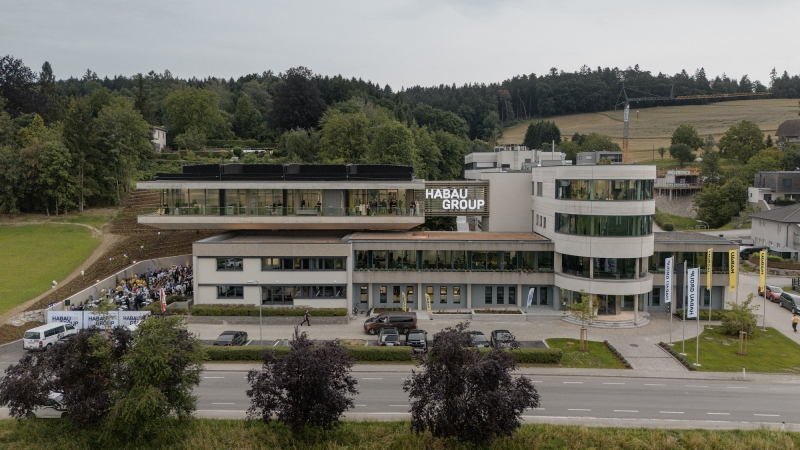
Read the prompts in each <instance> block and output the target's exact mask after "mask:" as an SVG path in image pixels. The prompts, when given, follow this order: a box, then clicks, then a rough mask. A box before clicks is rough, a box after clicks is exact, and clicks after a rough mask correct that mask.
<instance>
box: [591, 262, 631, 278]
mask: <svg viewBox="0 0 800 450" xmlns="http://www.w3.org/2000/svg"><path fill="white" fill-rule="evenodd" d="M594 277H595V278H611V279H632V278H636V258H594Z"/></svg>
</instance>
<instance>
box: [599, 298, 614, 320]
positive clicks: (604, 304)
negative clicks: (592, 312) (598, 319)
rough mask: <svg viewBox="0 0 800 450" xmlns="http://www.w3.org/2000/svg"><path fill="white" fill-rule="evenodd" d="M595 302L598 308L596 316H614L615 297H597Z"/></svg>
mask: <svg viewBox="0 0 800 450" xmlns="http://www.w3.org/2000/svg"><path fill="white" fill-rule="evenodd" d="M597 300H598V301H599V302H600V306H599V307H598V308H597V315H598V316H607V315H615V314H616V313H617V296H616V295H602V294H601V295H598V296H597Z"/></svg>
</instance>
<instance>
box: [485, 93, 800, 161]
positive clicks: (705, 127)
mask: <svg viewBox="0 0 800 450" xmlns="http://www.w3.org/2000/svg"><path fill="white" fill-rule="evenodd" d="M637 111H638V113H637ZM797 111H798V109H797V100H796V99H763V100H737V101H728V102H719V103H711V104H707V105H686V106H660V107H654V108H633V107H632V108H631V122H630V134H629V136H630V140H629V147H630V150H631V160H632V161H634V162H635V161H648V160H652V158H653V149H654V148H655V149H658V148H659V147H669V140H670V137H671V136H672V132H673V131H675V129H676V128H677V127H678V125H681V124H684V123H689V124H692V125H693V126H694V127H695V129H697V132H698V133H699V134H700V136H701V137H705V136H706V135H708V134H712V135H713V136H714V138H716V139H717V140H719V138H720V137H721V136H722V134H723V133H725V132H726V131H727V130H728V128H730V127H731V125H734V124H736V123H739V122H741V121H742V120H749V121H751V122H755V123H756V124H757V125H758V126H759V127H760V128H761V129H762V130H763V131H764V133H765V134H771V135H773V136H774V135H775V130H777V129H778V125H780V124H781V122H783V121H784V120H788V119H796V118H797ZM538 120H539V119H537V121H538ZM542 120H550V121H553V122H555V123H556V125H558V128H559V129H561V136H562V137H566V138H569V136H572V135H573V134H575V133H584V134H586V133H601V134H605V135H608V136H611V137H612V138H613V139H614V141H615V142H617V143H618V144H620V145H621V144H622V110H617V111H604V112H599V113H587V114H573V115H568V116H556V117H549V118H544V119H542ZM528 124H530V122H525V123H522V124H519V125H515V126H513V127H510V128H507V129H506V130H504V132H503V137H502V138H501V139H500V143H502V144H519V143H521V142H522V140H523V138H524V137H525V130H527V128H528ZM655 157H656V159H660V157H659V156H658V153H656V155H655Z"/></svg>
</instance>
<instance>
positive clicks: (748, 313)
mask: <svg viewBox="0 0 800 450" xmlns="http://www.w3.org/2000/svg"><path fill="white" fill-rule="evenodd" d="M725 304H726V305H728V310H727V311H724V314H723V315H722V332H723V333H725V334H727V335H731V336H738V335H739V332H740V331H744V332H745V333H747V337H748V338H749V339H752V338H753V336H754V332H755V330H756V315H755V311H756V310H757V309H758V308H759V306H758V305H754V304H753V294H752V293H751V294H747V300H745V301H743V302H742V303H741V304H739V303H736V302H725Z"/></svg>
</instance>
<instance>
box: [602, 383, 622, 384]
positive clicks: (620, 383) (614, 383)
mask: <svg viewBox="0 0 800 450" xmlns="http://www.w3.org/2000/svg"><path fill="white" fill-rule="evenodd" d="M603 384H625V383H603Z"/></svg>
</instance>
